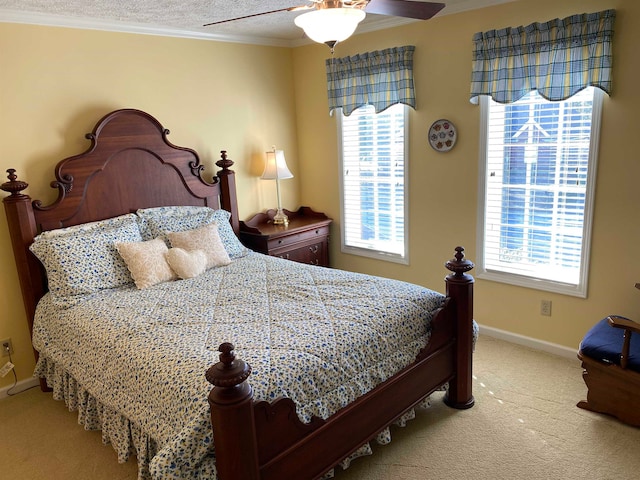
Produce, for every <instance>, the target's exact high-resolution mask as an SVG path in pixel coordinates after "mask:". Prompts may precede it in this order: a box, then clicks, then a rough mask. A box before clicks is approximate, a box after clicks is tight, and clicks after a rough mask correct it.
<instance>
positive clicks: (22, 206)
mask: <svg viewBox="0 0 640 480" xmlns="http://www.w3.org/2000/svg"><path fill="white" fill-rule="evenodd" d="M7 173H8V174H9V175H8V176H7V178H8V179H9V181H8V182H5V183H3V184H2V185H0V189H2V190H3V191H5V192H9V193H10V194H11V195H9V196H8V197H4V198H3V199H2V203H4V210H5V213H6V214H7V223H8V225H9V235H10V236H11V245H12V247H13V255H14V257H15V259H16V267H17V269H18V279H19V281H20V290H22V301H23V303H24V308H25V312H26V314H27V320H28V322H29V333H32V332H33V318H34V315H35V311H36V304H37V303H38V300H39V299H40V298H41V297H42V295H43V294H44V291H45V290H44V285H43V284H42V283H41V282H39V281H36V280H34V279H41V278H42V275H41V267H40V264H39V262H38V261H37V260H36V258H35V257H34V256H33V255H31V254H30V253H29V246H30V245H31V244H32V243H33V239H34V238H35V236H36V235H37V234H38V231H37V228H36V220H35V217H34V216H33V207H32V205H31V197H30V196H29V195H25V194H24V193H22V191H23V190H25V189H26V188H27V187H28V186H29V184H28V183H26V182H23V181H20V180H18V177H17V175H16V171H15V169H13V168H10V169H8V170H7ZM34 352H35V355H36V360H37V359H38V352H36V351H35V350H34ZM40 388H41V389H42V390H43V391H46V390H49V389H48V388H47V385H46V381H45V379H43V378H41V379H40Z"/></svg>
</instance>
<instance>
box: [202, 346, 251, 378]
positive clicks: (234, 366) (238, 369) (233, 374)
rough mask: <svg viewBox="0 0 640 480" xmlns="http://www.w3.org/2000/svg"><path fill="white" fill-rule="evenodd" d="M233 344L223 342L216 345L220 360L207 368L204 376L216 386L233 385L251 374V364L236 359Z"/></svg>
mask: <svg viewBox="0 0 640 480" xmlns="http://www.w3.org/2000/svg"><path fill="white" fill-rule="evenodd" d="M233 348H234V347H233V345H232V344H231V343H228V342H225V343H223V344H221V345H220V347H218V351H219V352H220V361H219V362H218V363H216V364H215V365H213V366H212V367H211V368H209V370H207V373H206V378H207V381H208V382H209V383H211V384H212V385H215V386H216V387H224V388H229V387H235V386H236V385H240V384H241V383H242V382H244V381H245V380H246V379H247V378H249V375H251V365H249V364H248V363H246V362H244V361H242V360H238V359H236V354H235V353H234V351H233Z"/></svg>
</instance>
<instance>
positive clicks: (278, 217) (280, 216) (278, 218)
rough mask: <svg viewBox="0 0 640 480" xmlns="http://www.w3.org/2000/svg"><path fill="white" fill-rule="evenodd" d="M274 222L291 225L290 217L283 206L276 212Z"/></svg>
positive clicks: (275, 223)
mask: <svg viewBox="0 0 640 480" xmlns="http://www.w3.org/2000/svg"><path fill="white" fill-rule="evenodd" d="M273 224H274V225H284V226H285V227H288V226H289V217H287V215H286V214H285V213H284V212H283V211H282V209H281V208H279V209H278V211H277V212H276V214H275V215H274V216H273Z"/></svg>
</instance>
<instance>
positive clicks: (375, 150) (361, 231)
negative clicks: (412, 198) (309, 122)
mask: <svg viewBox="0 0 640 480" xmlns="http://www.w3.org/2000/svg"><path fill="white" fill-rule="evenodd" d="M405 118H406V107H404V106H403V105H401V104H396V105H393V106H391V107H389V108H387V109H386V110H384V111H383V112H380V113H375V110H374V107H373V106H371V105H368V106H365V107H360V108H358V109H357V110H355V111H354V112H353V113H352V114H351V115H350V116H348V117H346V116H343V115H341V128H340V130H341V149H342V152H341V153H342V155H341V158H342V206H343V208H342V211H343V246H344V247H345V248H347V249H348V248H355V249H364V250H367V251H369V252H371V253H372V254H373V253H375V254H382V255H389V256H393V257H397V258H399V259H403V258H406V235H405V206H406V201H405V166H406V162H405Z"/></svg>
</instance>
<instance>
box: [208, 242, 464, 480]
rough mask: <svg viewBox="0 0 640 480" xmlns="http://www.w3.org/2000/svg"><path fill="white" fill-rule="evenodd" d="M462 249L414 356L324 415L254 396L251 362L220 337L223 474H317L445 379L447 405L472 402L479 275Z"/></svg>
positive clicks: (214, 370) (307, 477)
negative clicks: (305, 414)
mask: <svg viewBox="0 0 640 480" xmlns="http://www.w3.org/2000/svg"><path fill="white" fill-rule="evenodd" d="M463 252H464V248H462V247H457V248H456V255H455V258H454V259H452V260H450V261H449V262H447V263H446V264H445V266H446V268H447V269H449V270H450V271H451V272H453V273H451V274H450V275H448V276H447V277H446V279H445V281H446V295H447V298H446V300H445V303H444V306H443V307H442V308H441V309H440V311H439V312H437V314H436V315H435V317H434V319H433V320H432V333H431V339H430V341H429V344H428V345H427V346H426V347H425V349H424V350H423V351H422V352H420V354H419V355H418V357H417V358H416V361H415V362H414V363H413V364H412V365H410V366H408V367H406V368H405V369H403V370H401V371H400V372H398V373H397V374H396V375H394V376H393V377H391V378H389V379H388V380H387V381H385V382H384V383H382V384H380V385H378V386H377V387H376V388H375V389H373V390H372V391H370V392H369V393H367V394H366V395H364V396H362V397H360V398H359V399H358V400H356V401H355V402H353V403H351V404H350V405H349V406H347V407H345V408H343V409H342V410H340V411H338V412H337V413H336V414H334V415H332V416H331V417H330V418H329V419H327V420H322V419H320V418H314V419H313V420H312V421H311V422H310V423H308V424H304V423H302V422H301V421H300V420H299V418H298V416H297V414H296V407H295V405H294V403H293V401H292V400H290V399H286V398H285V399H279V400H276V401H275V402H273V403H268V402H254V401H253V392H252V389H251V386H250V385H249V383H247V379H248V378H249V376H250V373H251V367H250V366H249V365H247V364H246V363H245V362H243V361H242V360H240V359H236V358H235V355H234V353H233V345H231V344H229V343H224V344H222V345H221V346H220V352H221V354H220V362H219V363H217V364H215V365H214V366H212V367H211V368H210V369H209V370H208V371H207V380H208V381H209V382H210V383H212V384H213V385H214V387H213V388H212V390H211V393H210V394H209V404H210V405H211V424H212V426H213V431H214V441H215V449H216V468H217V471H218V476H219V478H220V479H221V480H276V479H282V478H295V479H297V480H315V479H317V478H319V477H321V476H322V475H323V474H324V473H325V472H326V471H328V470H329V469H331V468H332V467H334V466H335V465H336V464H337V463H339V462H340V461H341V460H342V459H344V458H345V457H347V456H348V455H350V454H351V453H353V452H354V451H355V450H357V449H358V448H359V447H360V446H361V445H363V444H364V443H366V442H368V441H370V440H371V439H373V438H374V437H375V436H376V435H377V434H378V432H380V431H381V430H382V429H384V428H385V427H387V426H388V425H390V424H391V423H393V421H395V420H396V419H398V418H399V417H400V416H401V415H402V414H403V413H404V412H406V411H407V410H408V409H410V408H412V407H414V406H415V405H417V404H418V403H419V402H420V401H421V400H422V399H423V398H424V397H426V396H427V395H429V394H431V393H432V392H434V391H435V390H436V389H438V388H439V387H440V386H441V385H443V384H444V383H446V382H449V389H448V392H447V394H446V397H445V403H446V404H447V405H449V406H450V407H453V408H458V409H465V408H470V407H472V406H473V404H474V398H473V395H472V388H471V372H472V346H473V282H474V280H473V277H472V276H471V275H467V274H466V272H467V271H469V270H471V269H472V268H473V263H472V262H470V261H468V260H466V259H465V258H464V253H463Z"/></svg>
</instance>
